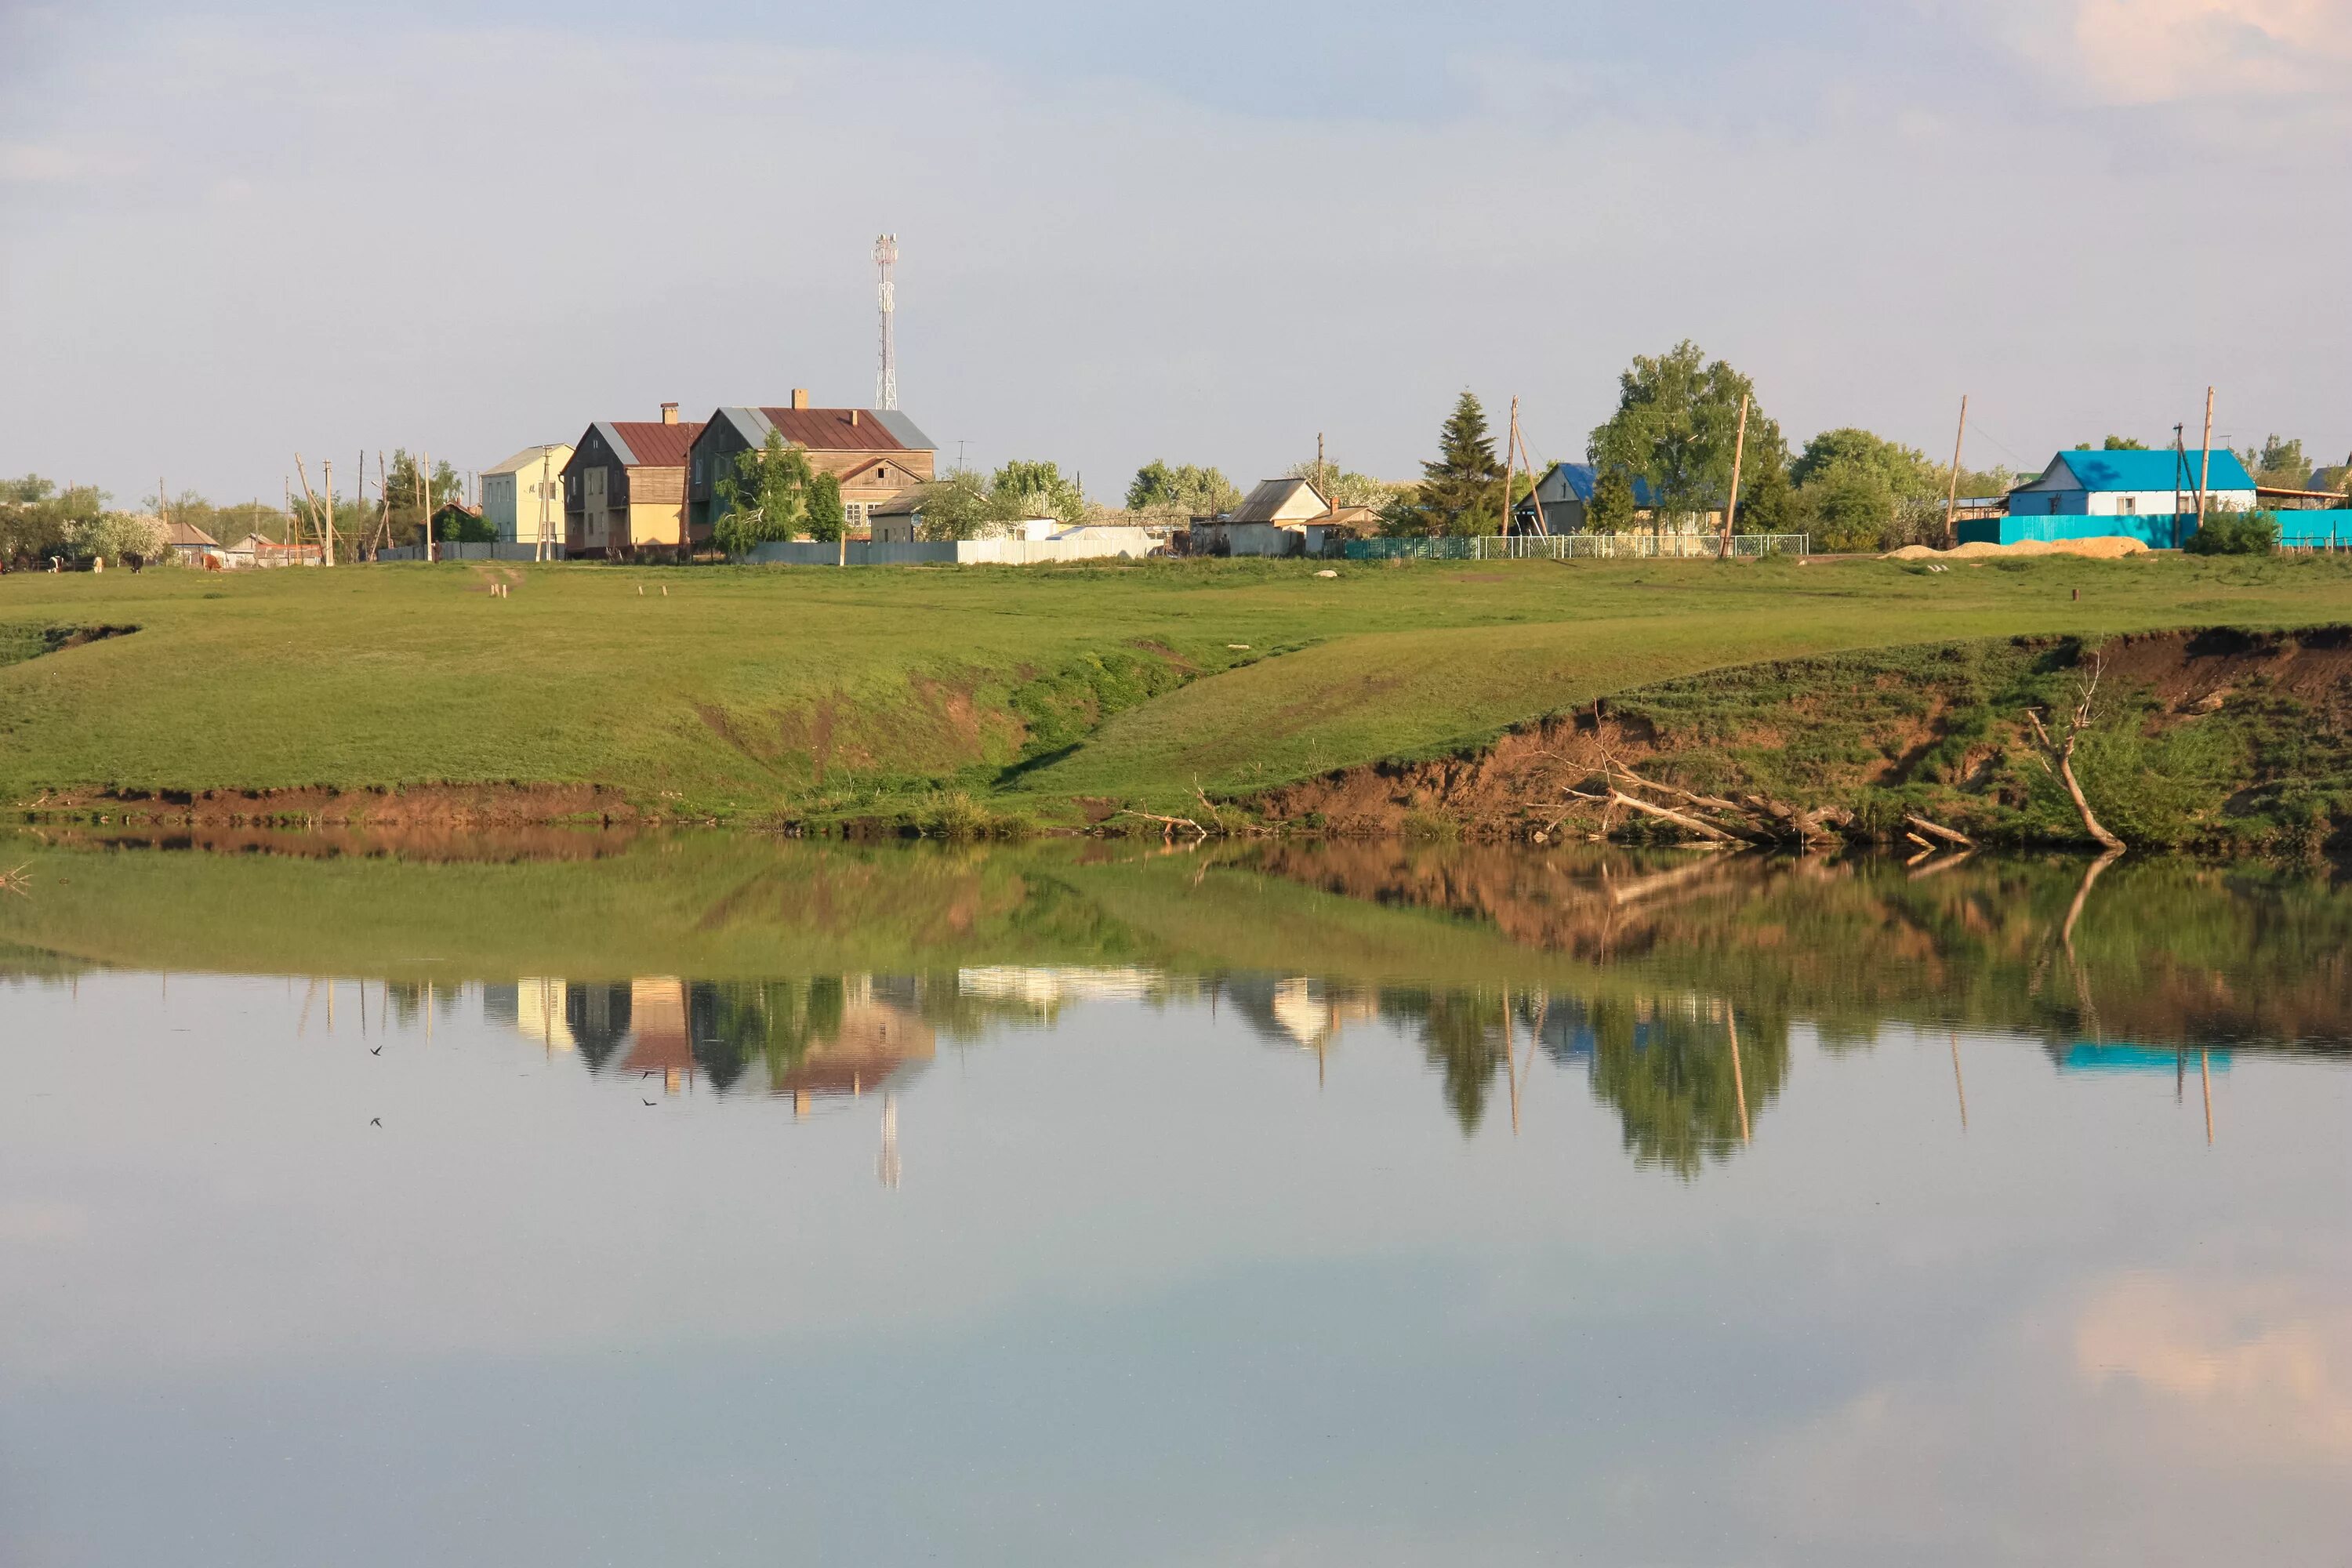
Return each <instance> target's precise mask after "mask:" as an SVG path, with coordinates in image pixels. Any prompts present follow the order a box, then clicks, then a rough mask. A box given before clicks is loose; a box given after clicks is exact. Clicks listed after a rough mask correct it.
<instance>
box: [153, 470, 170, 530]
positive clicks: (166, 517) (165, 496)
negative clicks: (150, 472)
mask: <svg viewBox="0 0 2352 1568" xmlns="http://www.w3.org/2000/svg"><path fill="white" fill-rule="evenodd" d="M155 512H156V515H157V516H159V517H161V518H162V519H163V521H165V522H169V521H172V492H171V491H170V490H169V489H166V488H165V487H164V484H163V475H161V474H158V475H156V476H155Z"/></svg>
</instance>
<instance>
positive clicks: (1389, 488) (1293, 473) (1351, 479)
mask: <svg viewBox="0 0 2352 1568" xmlns="http://www.w3.org/2000/svg"><path fill="white" fill-rule="evenodd" d="M1318 467H1319V468H1321V469H1322V479H1321V481H1320V484H1319V486H1318V488H1319V489H1321V490H1322V492H1323V499H1324V500H1328V501H1329V502H1330V503H1331V504H1332V505H1333V506H1335V507H1349V506H1364V507H1370V508H1371V509H1372V510H1375V511H1377V510H1380V509H1381V507H1384V506H1386V505H1388V504H1389V503H1390V502H1391V501H1392V500H1396V499H1397V490H1398V487H1397V486H1395V485H1392V484H1391V483H1389V482H1388V480H1386V479H1374V478H1372V477H1371V476H1370V474H1359V473H1354V472H1351V471H1350V470H1349V469H1347V468H1341V467H1339V465H1338V464H1337V463H1328V462H1327V463H1323V464H1320V465H1318V464H1317V463H1316V462H1315V460H1314V459H1313V458H1308V459H1307V461H1306V462H1303V463H1293V464H1291V465H1290V467H1289V468H1286V469H1284V470H1283V478H1285V479H1306V480H1307V481H1309V482H1310V483H1313V482H1315V480H1316V469H1317V468H1318Z"/></svg>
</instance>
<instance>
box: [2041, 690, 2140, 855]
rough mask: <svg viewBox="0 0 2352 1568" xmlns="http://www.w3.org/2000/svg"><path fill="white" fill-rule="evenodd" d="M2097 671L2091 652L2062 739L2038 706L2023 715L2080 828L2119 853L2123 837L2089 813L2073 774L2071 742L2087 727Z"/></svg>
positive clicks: (2085, 800) (2045, 767)
mask: <svg viewBox="0 0 2352 1568" xmlns="http://www.w3.org/2000/svg"><path fill="white" fill-rule="evenodd" d="M2101 673H2102V670H2101V663H2100V659H2099V656H2098V655H2096V654H2093V655H2092V656H2091V673H2090V676H2089V678H2088V679H2085V680H2084V682H2083V683H2082V688H2081V700H2079V701H2077V702H2076V703H2075V704H2074V712H2073V713H2072V714H2070V715H2069V716H2068V717H2067V720H2066V738H2065V739H2064V740H2063V742H2062V741H2055V740H2053V739H2052V738H2051V735H2050V731H2049V729H2048V728H2047V727H2046V726H2044V725H2043V723H2042V714H2041V712H2040V710H2036V709H2032V708H2029V709H2027V710H2025V718H2026V721H2027V722H2028V723H2030V724H2032V726H2033V736H2034V740H2035V741H2036V742H2038V743H2039V745H2040V746H2041V749H2042V768H2043V770H2044V771H2045V772H2049V773H2055V774H2057V775H2058V779H2059V782H2060V783H2062V784H2064V785H2065V786H2066V794H2067V795H2068V797H2069V798H2071V799H2072V800H2073V801H2074V811H2075V814H2076V815H2077V816H2080V817H2082V819H2083V831H2084V832H2085V833H2087V834H2089V835H2090V836H2091V837H2093V838H2094V839H2095V840H2097V841H2098V843H2099V845H2100V847H2103V848H2105V849H2107V850H2109V851H2111V852H2115V853H2121V852H2122V851H2123V849H2125V848H2126V845H2125V843H2124V841H2123V840H2122V839H2120V838H2118V837H2116V836H2115V835H2114V834H2112V833H2110V832H2108V831H2107V829H2106V827H2105V825H2104V824H2102V823H2101V822H2100V821H2099V819H2098V816H2096V815H2095V813H2093V811H2092V810H2091V803H2090V801H2089V800H2088V799H2086V798H2085V797H2084V794H2083V786H2082V784H2080V783H2079V782H2078V781H2077V780H2076V779H2075V777H2074V742H2077V741H2078V740H2080V739H2081V738H2082V735H2083V731H2085V730H2087V729H2089V728H2090V727H2091V714H2092V706H2093V704H2094V702H2095V700H2097V698H2098V695H2099V676H2100V674H2101Z"/></svg>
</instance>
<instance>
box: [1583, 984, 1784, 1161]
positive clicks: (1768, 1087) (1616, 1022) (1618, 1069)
mask: <svg viewBox="0 0 2352 1568" xmlns="http://www.w3.org/2000/svg"><path fill="white" fill-rule="evenodd" d="M1586 1022H1587V1025H1588V1026H1589V1027H1590V1028H1591V1037H1592V1042H1593V1048H1592V1092H1593V1093H1594V1094H1596V1095H1598V1096H1599V1097H1600V1098H1601V1100H1605V1101H1607V1102H1608V1103H1609V1104H1611V1105H1613V1106H1615V1107H1616V1108H1617V1114H1618V1117H1619V1119H1620V1121H1621V1122H1622V1125H1623V1128H1624V1134H1625V1147H1626V1149H1627V1150H1628V1151H1630V1152H1632V1154H1633V1163H1635V1164H1637V1165H1661V1166H1664V1167H1665V1168H1666V1169H1668V1170H1671V1171H1673V1172H1675V1173H1676V1174H1677V1175H1681V1176H1694V1175H1696V1174H1697V1173H1698V1170H1699V1166H1700V1164H1701V1163H1703V1162H1704V1161H1706V1160H1707V1159H1709V1158H1712V1159H1715V1160H1718V1161H1719V1160H1724V1159H1727V1158H1729V1157H1730V1155H1731V1154H1732V1153H1733V1152H1735V1151H1736V1150H1738V1147H1739V1145H1740V1142H1741V1135H1740V1134H1741V1116H1740V1101H1739V1093H1740V1087H1741V1086H1742V1085H1743V1084H1744V1086H1745V1089H1746V1092H1747V1097H1748V1112H1749V1114H1750V1115H1751V1116H1752V1115H1753V1114H1754V1113H1755V1111H1756V1110H1759V1109H1760V1108H1761V1107H1762V1106H1763V1105H1764V1104H1765V1103H1766V1102H1767V1101H1769V1100H1771V1099H1772V1098H1773V1097H1774V1096H1776V1095H1778V1094H1779V1093H1780V1088H1781V1085H1783V1084H1784V1083H1786V1082H1787V1081H1788V1077H1789V1029H1788V1025H1787V1023H1786V1022H1785V1021H1783V1020H1780V1019H1769V1020H1767V1019H1759V1018H1755V1017H1742V1018H1741V1019H1740V1021H1739V1033H1738V1039H1739V1050H1740V1052H1741V1056H1740V1059H1739V1061H1738V1063H1737V1064H1736V1065H1735V1063H1734V1062H1733V1060H1732V1036H1731V1031H1730V1029H1729V1028H1728V1027H1727V1018H1726V1017H1725V1016H1724V1015H1723V1014H1722V1012H1721V1011H1720V1010H1719V1009H1717V1008H1714V1007H1706V1008H1698V1007H1685V1006H1679V1005H1670V1006H1659V1005H1654V1004H1650V1003H1645V1002H1624V1001H1619V1000H1614V999H1612V1000H1605V1001H1595V1002H1592V1003H1591V1004H1590V1005H1588V1006H1587V1008H1586Z"/></svg>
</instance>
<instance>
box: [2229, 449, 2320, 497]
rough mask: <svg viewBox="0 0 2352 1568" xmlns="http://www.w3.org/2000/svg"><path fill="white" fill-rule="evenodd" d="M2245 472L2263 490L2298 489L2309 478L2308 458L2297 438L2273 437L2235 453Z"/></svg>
mask: <svg viewBox="0 0 2352 1568" xmlns="http://www.w3.org/2000/svg"><path fill="white" fill-rule="evenodd" d="M2238 456H2239V458H2241V459H2242V460H2243V462H2244V463H2245V465H2246V471H2247V472H2248V473H2250V474H2252V475H2253V476H2254V483H2255V484H2257V485H2259V486H2261V487H2263V489H2280V490H2299V489H2303V488H2304V487H2305V484H2306V483H2307V482H2308V481H2309V480H2310V479H2311V459H2310V458H2306V457H2305V456H2304V455H2303V441H2302V438H2301V437H2296V438H2294V439H2293V440H2281V439H2280V438H2279V437H2276V436H2273V437H2269V438H2268V439H2266V440H2265V441H2263V444H2262V445H2261V446H2260V447H2247V448H2246V449H2245V450H2244V451H2242V452H2241V453H2239V454H2238Z"/></svg>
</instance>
